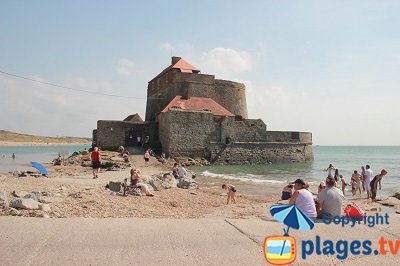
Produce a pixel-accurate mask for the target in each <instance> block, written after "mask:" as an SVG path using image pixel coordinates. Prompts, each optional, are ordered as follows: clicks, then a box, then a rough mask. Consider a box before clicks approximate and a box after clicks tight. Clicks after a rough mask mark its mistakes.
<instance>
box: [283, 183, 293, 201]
mask: <svg viewBox="0 0 400 266" xmlns="http://www.w3.org/2000/svg"><path fill="white" fill-rule="evenodd" d="M292 194H293V184H289V185H287V186H285V187H284V188H283V189H282V197H281V199H282V200H288V199H290V198H291V197H292Z"/></svg>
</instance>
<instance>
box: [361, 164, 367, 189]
mask: <svg viewBox="0 0 400 266" xmlns="http://www.w3.org/2000/svg"><path fill="white" fill-rule="evenodd" d="M361 176H362V188H363V191H365V179H366V176H365V167H364V165H363V166H361Z"/></svg>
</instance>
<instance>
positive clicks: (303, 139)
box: [93, 57, 313, 164]
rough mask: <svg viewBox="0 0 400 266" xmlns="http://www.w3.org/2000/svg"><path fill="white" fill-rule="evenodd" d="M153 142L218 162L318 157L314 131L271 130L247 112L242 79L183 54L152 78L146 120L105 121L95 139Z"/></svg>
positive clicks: (170, 152) (111, 145) (171, 153)
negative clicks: (210, 70)
mask: <svg viewBox="0 0 400 266" xmlns="http://www.w3.org/2000/svg"><path fill="white" fill-rule="evenodd" d="M138 136H140V137H141V138H142V139H143V138H145V137H146V136H148V139H149V145H150V147H151V148H152V149H154V150H155V151H156V152H157V153H161V152H163V153H165V154H166V156H167V157H192V158H199V157H200V158H206V159H207V160H209V161H210V162H211V163H214V164H260V163H269V162H298V161H308V160H313V150H312V134H311V133H309V132H297V131H268V130H267V126H266V124H265V123H264V122H263V121H262V120H261V119H249V118H248V116H247V104H246V88H245V85H244V84H242V83H237V82H233V81H228V80H220V79H216V78H215V76H214V75H205V74H200V70H199V69H197V68H196V67H194V66H192V65H191V64H189V63H188V62H186V61H185V60H183V59H182V58H180V57H172V62H171V65H170V66H169V67H167V68H166V69H164V70H163V71H162V72H161V73H160V74H158V75H157V76H156V77H154V78H153V79H152V80H150V81H149V83H148V87H147V104H146V117H145V121H143V120H142V118H141V117H140V116H139V115H138V114H134V115H130V116H128V117H127V118H125V119H124V120H122V121H110V120H99V121H97V129H95V130H94V131H93V141H94V143H96V145H98V146H100V147H101V148H102V149H115V148H117V147H119V146H125V147H127V146H135V145H136V143H137V137H138Z"/></svg>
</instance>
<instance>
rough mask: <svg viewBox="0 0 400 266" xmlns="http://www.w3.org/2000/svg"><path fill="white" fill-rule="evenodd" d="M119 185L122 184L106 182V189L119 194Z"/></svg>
mask: <svg viewBox="0 0 400 266" xmlns="http://www.w3.org/2000/svg"><path fill="white" fill-rule="evenodd" d="M121 184H122V182H113V181H110V182H108V188H109V189H110V190H111V191H114V192H119V191H120V190H121Z"/></svg>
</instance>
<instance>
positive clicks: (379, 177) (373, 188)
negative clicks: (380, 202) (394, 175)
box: [370, 169, 387, 201]
mask: <svg viewBox="0 0 400 266" xmlns="http://www.w3.org/2000/svg"><path fill="white" fill-rule="evenodd" d="M386 174H387V171H386V170H385V169H382V170H381V173H380V174H379V175H376V176H375V177H374V178H373V179H372V181H371V183H370V186H371V199H372V200H373V201H376V191H377V190H378V182H380V181H381V180H382V178H383V177H384V176H385V175H386Z"/></svg>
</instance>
